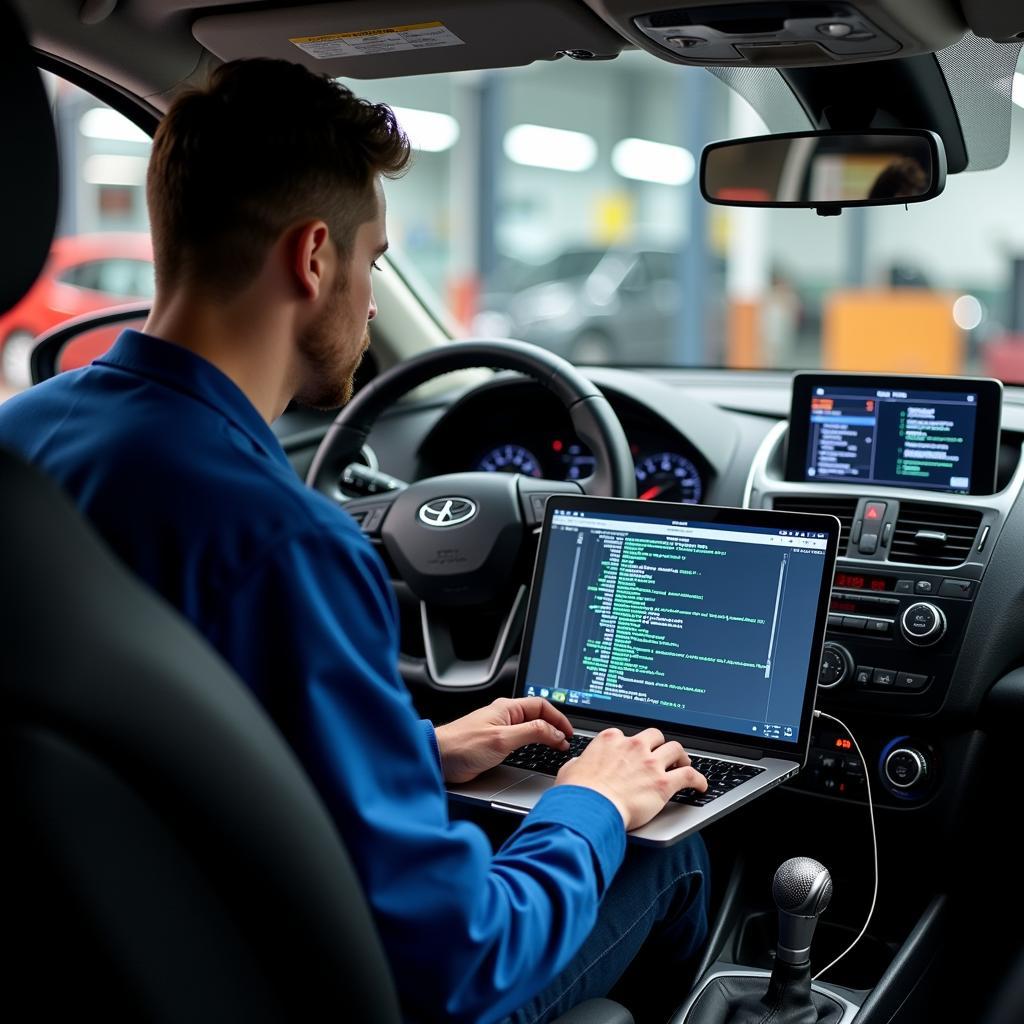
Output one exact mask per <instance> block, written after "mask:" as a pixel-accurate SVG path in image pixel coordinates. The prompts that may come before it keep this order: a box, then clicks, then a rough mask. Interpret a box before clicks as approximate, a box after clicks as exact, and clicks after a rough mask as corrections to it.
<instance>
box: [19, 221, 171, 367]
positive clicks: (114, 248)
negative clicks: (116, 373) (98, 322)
mask: <svg viewBox="0 0 1024 1024" xmlns="http://www.w3.org/2000/svg"><path fill="white" fill-rule="evenodd" d="M152 297H153V244H152V241H151V240H150V237H149V235H148V234H145V233H142V232H134V233H127V232H124V233H117V234H115V233H111V234H96V235H69V236H67V237H65V238H58V239H56V240H55V241H54V243H53V245H52V246H51V248H50V257H49V259H48V260H47V263H46V266H45V268H44V269H43V272H42V273H41V274H40V275H39V278H38V280H37V281H36V283H35V285H34V286H33V287H32V289H31V291H29V293H28V294H27V295H26V296H25V297H24V298H23V299H22V300H21V302H19V303H18V304H17V305H16V306H15V307H14V308H13V309H12V310H10V312H8V313H5V314H4V315H3V316H0V367H2V370H3V376H4V379H5V380H6V381H7V383H8V384H9V385H11V386H12V387H26V386H27V385H28V384H29V383H31V380H30V377H29V356H30V353H31V351H32V347H33V345H34V344H35V340H36V338H37V337H39V335H40V334H42V333H43V332H44V331H48V330H49V329H50V328H51V327H55V326H56V325H57V324H60V323H63V322H64V321H65V320H70V319H71V317H74V316H80V315H81V314H83V313H93V312H96V311H97V310H101V309H106V308H108V307H110V306H116V305H119V304H121V303H124V302H128V301H131V300H132V299H149V298H152ZM120 329H121V327H120V325H117V326H112V327H105V328H99V329H97V330H94V331H89V332H88V333H87V335H86V336H85V337H83V338H82V339H81V341H80V342H79V341H74V342H72V343H71V344H70V345H69V346H68V348H67V349H66V350H65V351H64V353H63V354H62V357H61V369H62V370H70V369H74V368H75V367H77V366H84V365H85V364H86V363H89V362H92V360H93V359H95V358H96V357H97V356H99V355H101V354H102V353H104V352H106V351H107V349H108V348H110V346H111V345H112V344H113V342H114V339H115V338H116V337H117V334H118V332H119V331H120Z"/></svg>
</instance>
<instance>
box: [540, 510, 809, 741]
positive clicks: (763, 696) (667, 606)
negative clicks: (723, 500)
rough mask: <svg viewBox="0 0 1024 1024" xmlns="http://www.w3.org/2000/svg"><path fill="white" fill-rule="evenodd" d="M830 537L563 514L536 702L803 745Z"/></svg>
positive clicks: (543, 570) (544, 581)
mask: <svg viewBox="0 0 1024 1024" xmlns="http://www.w3.org/2000/svg"><path fill="white" fill-rule="evenodd" d="M826 549H827V538H826V535H825V534H821V533H807V532H797V531H792V530H779V529H774V528H770V529H766V528H762V527H746V526H743V527H740V526H734V525H721V524H716V523H708V522H697V521H694V522H692V523H691V522H688V521H686V520H682V519H680V520H669V519H666V520H660V519H651V518H646V517H645V518H632V517H629V516H625V515H616V514H608V513H599V514H594V513H589V512H579V511H564V510H556V511H555V512H554V515H553V519H552V526H551V532H550V536H549V539H548V547H547V552H546V556H545V559H544V565H543V566H542V567H540V572H539V573H538V577H537V578H538V581H539V584H540V587H541V590H540V593H539V595H537V596H536V599H537V600H538V602H539V605H538V608H537V617H536V622H535V626H534V634H533V639H532V643H531V645H530V654H529V661H528V664H527V668H526V675H525V691H523V692H525V693H526V694H527V695H536V696H541V697H546V698H548V699H549V700H552V701H554V702H555V703H558V704H564V705H566V710H574V709H575V710H577V711H579V712H581V713H585V712H587V711H601V712H606V713H612V714H618V715H632V716H638V717H650V718H653V719H657V720H659V721H662V722H666V721H667V722H675V723H678V724H679V725H680V726H684V727H685V726H696V727H700V728H705V729H715V730H722V731H726V732H733V733H738V734H741V735H746V736H749V737H752V736H754V735H757V736H759V737H763V738H766V739H773V740H782V741H783V742H785V741H792V742H797V740H798V735H797V734H798V732H799V727H800V714H801V708H802V706H803V698H804V691H805V687H806V684H807V674H808V662H809V659H810V657H811V652H812V649H813V631H814V623H815V617H816V613H817V606H818V600H819V591H820V587H821V578H822V572H823V570H824V568H825V564H826Z"/></svg>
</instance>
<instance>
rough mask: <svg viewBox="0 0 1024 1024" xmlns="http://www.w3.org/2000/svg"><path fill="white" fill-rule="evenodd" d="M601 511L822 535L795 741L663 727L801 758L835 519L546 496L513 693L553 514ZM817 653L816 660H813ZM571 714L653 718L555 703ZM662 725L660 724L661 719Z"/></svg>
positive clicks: (828, 590)
mask: <svg viewBox="0 0 1024 1024" xmlns="http://www.w3.org/2000/svg"><path fill="white" fill-rule="evenodd" d="M561 511H566V512H595V513H599V512H605V513H614V514H616V515H626V516H633V517H636V518H640V519H659V520H664V519H671V520H675V521H677V522H680V521H686V522H690V523H694V522H699V523H711V524H716V525H723V526H724V525H729V526H738V527H760V528H762V529H778V530H806V531H811V532H815V533H824V534H825V535H826V538H827V539H826V548H825V565H824V568H823V569H822V576H821V584H820V588H819V593H818V604H817V615H816V618H815V621H814V630H813V632H812V641H811V643H812V647H811V657H810V658H809V659H808V666H807V678H806V680H805V683H804V699H803V705H802V708H801V712H800V728H799V730H798V731H797V734H796V736H795V738H794V739H793V740H772V739H768V738H767V737H765V736H760V735H758V736H755V735H753V734H752V735H750V736H747V735H745V734H741V733H736V732H728V731H726V730H721V729H708V728H704V727H702V726H696V725H689V724H683V723H672V724H667V725H665V729H664V731H666V732H672V733H674V734H677V735H679V734H685V735H686V736H688V737H693V738H694V739H698V740H701V739H703V740H707V741H709V742H712V743H716V744H729V745H737V744H741V745H743V746H745V747H749V748H751V749H757V750H758V751H763V752H764V753H772V754H780V755H782V756H785V757H791V758H798V759H800V760H803V759H804V756H805V754H806V750H807V746H808V743H809V741H810V724H811V716H812V714H813V712H814V700H815V695H816V690H817V686H818V673H819V669H820V662H821V652H822V648H823V646H824V643H825V629H826V626H827V624H828V612H829V603H830V599H831V594H832V580H833V577H834V575H835V566H836V555H837V549H838V545H839V530H840V524H839V520H838V519H836V518H835V516H828V515H815V514H813V513H805V512H774V511H769V510H762V509H740V508H725V507H722V506H717V505H683V504H677V503H672V502H664V501H638V500H634V499H629V498H595V497H591V496H585V495H552V496H551V497H550V498H548V501H547V505H546V507H545V510H544V522H543V526H542V529H541V535H540V543H539V544H538V546H537V558H536V562H535V563H534V570H533V583H532V585H531V587H530V598H529V606H528V608H527V612H526V626H525V630H524V634H523V647H522V653H521V655H520V657H519V666H518V669H517V672H516V682H515V689H514V691H513V692H514V693H515V695H516V696H517V697H522V696H525V694H526V672H527V668H528V666H529V651H530V646H531V644H532V642H533V635H534V629H535V626H536V621H537V610H538V606H539V604H540V600H539V598H540V587H539V586H538V583H539V582H540V581H539V579H538V573H539V572H540V569H541V566H543V564H544V559H545V558H546V556H547V551H548V542H549V538H550V536H551V523H552V519H553V517H554V514H555V513H556V512H561ZM815 652H817V656H816V657H815ZM557 706H558V707H560V709H561V710H562V711H563V712H565V713H566V714H569V715H574V714H579V715H581V716H585V717H586V718H588V719H592V720H595V721H600V722H604V721H607V722H608V724H609V725H612V724H615V725H621V724H627V725H636V726H637V727H638V728H642V729H645V728H650V727H651V726H652V724H654V722H653V721H652V719H651V718H642V717H638V716H635V715H628V714H623V713H621V712H618V711H615V712H611V711H609V712H605V711H601V710H599V709H595V708H594V707H593V706H591V705H587V706H585V707H582V706H579V705H571V706H569V705H557ZM663 722H664V720H663Z"/></svg>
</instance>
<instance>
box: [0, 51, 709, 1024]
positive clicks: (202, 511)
mask: <svg viewBox="0 0 1024 1024" xmlns="http://www.w3.org/2000/svg"><path fill="white" fill-rule="evenodd" d="M407 161H408V143H407V141H406V139H405V137H404V136H403V135H402V134H401V132H400V130H399V129H398V127H397V125H396V123H395V121H394V116H393V114H392V113H391V111H390V110H388V108H387V107H383V106H374V105H371V104H369V103H366V102H365V101H361V100H357V99H356V98H355V97H353V96H352V94H351V93H349V92H348V90H346V89H344V88H342V87H341V86H338V85H336V84H333V83H330V82H328V81H327V80H326V79H324V78H322V77H319V76H316V75H312V74H310V73H309V72H307V71H305V70H303V69H302V68H300V67H298V66H296V65H291V64H288V63H285V62H272V61H251V62H239V63H235V64H229V65H225V66H224V67H223V68H221V69H220V70H219V71H217V72H216V73H215V74H214V75H213V77H212V81H211V84H210V86H209V87H208V88H207V89H205V90H202V91H193V92H190V93H188V94H186V95H184V96H182V97H180V98H179V99H178V100H177V101H176V102H175V103H174V105H173V106H172V108H171V110H170V111H169V113H168V114H167V116H166V117H165V119H164V121H163V122H162V124H161V127H160V129H159V131H158V132H157V135H156V138H155V140H154V146H153V153H152V157H151V163H150V170H149V178H148V184H147V189H148V192H147V194H148V200H149V205H150V216H151V221H152V229H153V239H154V252H155V263H156V276H157V296H156V299H155V301H154V304H153V310H152V313H151V315H150V317H149V320H148V322H147V324H146V329H145V333H141V332H136V331H125V332H124V333H123V334H122V335H121V337H120V338H119V340H118V341H117V343H116V344H115V346H114V348H113V349H112V350H111V351H110V352H109V353H108V354H107V355H106V356H104V357H103V358H101V359H100V360H98V361H97V362H96V363H94V364H93V365H92V366H90V367H87V368H85V369H84V370H80V371H76V372H73V373H68V374H65V375H62V376H60V377H57V378H55V379H54V380H51V381H48V382H46V383H45V384H42V385H40V386H38V387H36V388H33V389H31V390H30V391H29V392H26V393H25V394H23V395H20V396H17V397H16V398H14V399H12V400H10V401H9V402H8V403H6V404H5V405H4V406H3V407H2V408H0V444H3V445H4V446H6V447H9V448H12V449H14V450H16V451H18V452H20V453H22V454H23V455H24V456H25V457H27V458H28V459H29V460H31V461H32V462H34V463H35V464H37V465H38V466H40V467H41V468H42V469H43V470H44V471H45V472H46V473H47V474H49V475H50V476H51V477H52V478H54V479H55V480H57V481H58V482H59V483H60V484H61V485H62V486H63V487H64V488H65V490H66V491H67V492H68V493H69V494H70V495H71V496H72V497H73V498H74V500H75V501H76V502H77V504H78V506H79V507H80V508H81V510H82V512H83V513H84V514H85V515H86V516H87V517H88V518H89V519H90V520H91V521H92V522H93V524H94V525H95V526H96V527H97V528H98V530H99V531H100V533H101V534H102V535H103V536H104V538H105V539H106V540H107V542H108V543H109V544H110V545H111V547H112V548H114V550H115V551H116V552H117V553H118V555H119V556H120V557H121V558H122V559H123V560H124V561H125V562H126V563H127V564H128V565H130V566H131V567H132V568H133V569H134V570H135V571H136V572H137V573H138V574H139V575H140V576H141V577H142V578H143V579H145V580H146V581H147V582H148V583H149V584H150V585H151V586H153V587H154V588H155V589H156V590H157V591H159V592H160V593H161V594H162V595H163V596H164V597H165V598H166V599H167V600H169V601H170V602H171V603H172V604H173V605H174V606H175V607H177V608H178V609H179V610H180V611H181V612H182V614H184V615H185V616H186V617H187V618H188V619H189V620H190V621H191V622H192V623H193V625H194V626H195V627H196V628H197V629H198V630H199V631H200V632H201V633H202V634H203V635H204V636H205V637H206V638H207V640H208V641H209V642H210V643H211V644H212V645H213V646H214V647H215V648H216V649H217V650H218V651H219V652H220V653H221V654H222V655H223V656H224V657H225V658H226V660H227V661H228V662H229V663H230V664H231V665H232V666H233V667H234V668H235V670H236V671H237V672H238V674H239V675H240V676H241V678H242V679H243V680H244V681H245V682H246V683H247V684H248V685H249V686H250V687H251V688H252V690H253V691H254V693H255V694H256V695H257V696H258V698H259V699H260V700H261V701H262V702H263V704H264V705H265V707H266V708H267V710H268V711H269V712H270V714H271V715H272V716H273V717H274V719H275V720H276V722H277V723H278V724H279V726H280V727H281V729H282V730H283V732H284V733H285V735H286V736H287V737H288V739H289V741H290V742H291V744H292V745H293V747H294V748H295V750H296V751H297V752H298V754H299V756H300V757H301V758H302V761H303V763H304V765H305V766H306V768H307V770H308V771H309V773H310V775H311V777H312V778H313V780H314V782H315V783H316V785H317V787H318V789H319V791H320V793H321V794H322V796H323V798H324V800H325V801H326V803H327V806H328V807H329V809H330V811H331V813H332V815H333V817H334V820H335V822H336V823H337V826H338V829H339V831H340V833H341V835H342V837H343V839H344V841H345V843H346V845H347V847H348V849H349V852H350V853H351V855H352V859H353V862H354V864H355V867H356V870H357V872H358V873H359V876H360V878H361V880H362V883H363V885H364V887H365V890H366V894H367V897H368V899H369V902H370V905H371V907H372V910H373V913H374V917H375V920H376V923H377V926H378V928H379V930H380V935H381V938H382V940H383V943H384V946H385V949H386V951H387V954H388V957H389V959H390V962H391V964H392V967H393V969H394V974H395V978H396V982H397V985H398V988H399V992H400V995H401V999H402V1003H403V1008H404V1011H405V1013H406V1015H407V1017H408V1018H409V1019H410V1020H417V1021H437V1020H459V1021H497V1020H501V1019H503V1018H510V1019H515V1020H517V1021H527V1020H529V1021H534V1020H547V1019H550V1018H551V1017H553V1016H554V1015H556V1014H557V1013H559V1012H562V1011H564V1010H565V1009H566V1008H568V1007H569V1006H571V1005H573V1004H575V1003H577V1002H579V1001H581V1000H582V999H584V998H587V997H589V996H591V995H594V994H600V993H603V992H605V991H606V990H607V989H608V988H609V987H610V985H611V984H613V983H614V981H615V979H616V978H617V977H618V976H619V975H620V974H621V973H622V971H623V970H624V969H625V968H626V967H627V966H628V965H629V963H630V961H631V959H632V958H633V956H634V954H635V953H636V951H637V949H638V948H639V946H640V945H641V944H642V943H643V942H644V941H645V939H646V938H647V937H648V935H649V934H651V940H650V942H649V943H648V946H649V948H650V953H651V956H652V957H655V959H656V962H659V963H662V964H664V965H665V966H667V967H671V966H673V965H675V964H677V963H679V962H682V961H685V960H686V959H687V958H688V957H690V956H692V954H693V953H694V952H695V951H696V949H697V948H698V946H699V945H700V943H701V942H702V941H703V938H704V934H705V932H706V900H707V896H706V891H707V890H706V884H705V881H704V880H705V878H706V871H707V863H706V854H705V852H704V849H703V846H702V844H701V843H700V841H699V840H697V839H694V840H690V841H688V842H685V843H682V844H680V845H679V846H677V847H675V848H674V849H672V850H670V851H654V852H648V853H643V852H634V854H633V855H631V856H630V857H629V858H626V862H625V865H623V859H624V854H625V833H626V830H627V829H629V828H633V827H637V826H639V825H641V824H643V823H645V822H646V821H648V820H650V819H651V818H652V817H653V816H654V815H655V814H656V813H657V812H658V811H659V810H660V809H661V808H662V807H663V806H664V804H665V802H666V800H667V799H668V798H669V796H670V795H671V794H673V793H674V792H676V791H677V790H679V789H682V788H684V787H687V786H695V787H697V788H699V789H703V788H704V786H705V781H704V779H703V778H702V777H701V776H700V775H699V774H697V773H696V772H695V771H694V769H693V768H692V767H690V764H689V758H688V756H687V755H686V753H685V751H684V750H683V749H682V747H681V746H680V745H679V744H678V743H675V742H666V741H665V738H664V736H662V735H661V733H659V732H658V731H657V730H654V729H648V730H645V731H644V732H642V733H640V734H639V735H637V736H633V737H626V736H624V735H623V734H622V733H621V732H619V731H618V730H607V731H606V732H605V733H602V734H601V735H600V736H598V737H597V738H596V739H595V740H594V741H593V742H592V743H591V744H590V746H589V747H588V749H587V750H586V752H585V753H584V754H583V755H582V756H581V757H579V758H576V759H574V760H572V761H570V762H569V763H568V764H567V765H566V766H565V767H564V768H563V769H562V771H561V772H560V774H559V777H558V783H559V784H558V785H556V786H555V787H554V788H553V789H552V790H551V791H550V792H549V793H548V794H547V795H545V797H544V798H543V799H542V800H541V801H540V802H539V803H538V805H537V807H536V808H535V809H534V810H533V811H532V812H531V813H530V814H529V815H528V816H527V817H526V818H525V819H523V821H522V823H521V824H520V825H519V827H518V828H517V829H516V830H515V832H514V833H513V834H512V836H511V837H510V838H509V839H508V841H507V842H506V843H505V844H504V845H503V846H502V848H501V850H500V851H498V852H497V853H496V854H495V853H493V852H492V850H491V847H490V844H489V842H488V840H487V839H486V837H485V836H484V834H483V833H482V832H481V831H480V830H479V829H478V828H477V827H476V826H474V825H472V824H469V823H467V822H452V821H450V820H449V817H448V810H447V804H446V799H445V792H444V781H445V780H446V779H447V780H449V781H463V780H466V779H469V778H472V777H474V776H475V775H476V774H479V772H481V771H483V770H486V769H487V768H489V767H492V766H493V765H496V764H498V763H499V762H500V761H501V760H502V759H503V758H504V757H505V755H506V754H508V753H509V752H510V751H511V750H513V749H515V748H516V747H518V746H521V745H523V744H525V743H528V742H538V741H539V742H543V743H546V744H548V745H550V746H553V747H557V748H562V749H564V748H565V747H566V737H567V736H569V735H570V734H571V732H572V727H571V725H570V724H569V722H568V720H567V719H566V718H565V717H564V715H563V714H562V713H561V712H560V711H559V710H558V709H556V708H555V707H554V706H553V705H551V704H549V703H548V702H547V701H543V700H540V699H525V700H508V699H500V700H497V701H495V702H494V703H493V704H491V705H489V706H488V707H486V708H482V709H481V710H479V711H476V712H474V713H472V714H470V715H468V716H466V717H465V718H462V719H459V720H457V721H455V722H451V723H449V724H447V725H443V726H440V727H438V728H437V729H435V728H434V727H433V726H432V725H431V724H430V723H429V722H421V721H420V720H419V719H418V718H417V716H416V715H415V713H414V710H413V706H412V702H411V700H410V697H409V694H408V692H407V691H406V689H405V687H404V686H403V684H402V682H401V679H400V677H399V675H398V672H397V659H398V630H397V610H396V604H395V599H394V595H393V592H392V590H391V587H390V584H389V581H388V578H387V575H386V572H385V570H384V567H383V565H382V564H381V562H380V560H379V559H378V557H377V556H376V554H375V553H374V551H373V550H372V548H371V546H370V545H369V543H368V542H367V540H366V539H365V538H364V537H363V535H362V534H361V532H360V530H359V529H358V527H357V526H356V525H355V524H354V522H353V520H352V519H351V517H349V516H348V515H347V514H346V513H344V512H343V511H341V510H340V509H339V508H337V507H336V506H335V505H334V504H333V503H332V502H330V501H329V500H328V499H327V498H325V497H323V496H322V495H320V494H317V493H315V492H314V491H312V490H310V489H308V488H306V487H305V486H304V485H303V484H302V483H301V481H300V480H299V479H298V477H297V476H296V475H295V473H294V472H293V471H292V469H291V467H290V465H289V463H288V460H287V458H286V457H285V454H284V452H283V451H282V449H281V446H280V444H279V443H278V441H277V440H276V438H275V436H274V434H273V432H272V430H271V429H270V426H269V424H270V423H271V422H273V420H274V419H275V418H276V417H278V416H279V415H280V414H281V412H282V411H283V410H284V409H285V407H286V406H287V404H288V403H289V402H290V401H292V400H293V399H295V400H298V401H300V402H304V403H306V404H309V405H313V406H316V407H322V408H329V407H334V406H337V405H339V404H341V403H343V402H344V401H346V400H347V399H348V397H349V396H350V395H351V389H352V375H353V373H354V372H355V369H356V366H357V365H358V362H359V360H360V358H361V356H362V353H363V352H364V351H365V348H366V345H367V344H368V340H369V335H368V332H367V325H368V322H369V320H371V319H373V317H374V315H375V313H376V306H375V304H374V299H373V291H372V287H371V273H372V267H373V265H374V261H375V260H376V259H377V258H379V257H380V255H381V254H382V253H383V252H384V251H385V249H386V248H387V238H386V232H385V206H384V197H383V192H382V190H381V184H380V179H381V176H382V175H383V176H388V175H394V174H397V173H399V172H400V171H402V170H403V169H404V168H405V165H406V163H407ZM620 866H621V870H620ZM613 880H614V881H613ZM599 903H601V904H602V907H601V914H600V916H599V915H598V905H599ZM659 958H660V959H659ZM659 983H660V984H661V985H662V986H663V987H664V988H665V989H666V991H667V992H669V993H670V994H671V995H674V996H675V998H676V999H677V1000H678V999H681V998H682V996H683V995H685V993H683V992H672V990H671V985H672V980H671V978H668V979H663V980H661V981H660V982H659Z"/></svg>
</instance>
